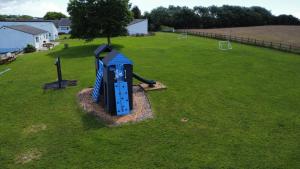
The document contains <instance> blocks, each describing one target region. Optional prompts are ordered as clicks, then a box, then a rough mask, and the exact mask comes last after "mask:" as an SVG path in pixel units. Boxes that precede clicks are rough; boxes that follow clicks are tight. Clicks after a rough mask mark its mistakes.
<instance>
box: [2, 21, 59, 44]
mask: <svg viewBox="0 0 300 169" xmlns="http://www.w3.org/2000/svg"><path fill="white" fill-rule="evenodd" d="M12 25H27V26H31V27H35V28H38V29H42V30H45V31H47V32H48V36H49V39H50V40H55V39H57V38H58V30H57V28H56V27H55V25H54V23H53V22H51V21H41V20H31V21H1V22H0V27H3V26H12Z"/></svg>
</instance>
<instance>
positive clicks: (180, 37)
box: [177, 32, 188, 39]
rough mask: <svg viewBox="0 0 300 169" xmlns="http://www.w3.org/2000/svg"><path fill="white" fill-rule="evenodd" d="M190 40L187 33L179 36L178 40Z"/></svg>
mask: <svg viewBox="0 0 300 169" xmlns="http://www.w3.org/2000/svg"><path fill="white" fill-rule="evenodd" d="M187 38H188V33H187V32H182V33H180V34H178V37H177V39H187Z"/></svg>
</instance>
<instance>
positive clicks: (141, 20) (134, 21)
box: [128, 19, 147, 26]
mask: <svg viewBox="0 0 300 169" xmlns="http://www.w3.org/2000/svg"><path fill="white" fill-rule="evenodd" d="M145 20H147V19H134V20H133V21H131V22H130V23H129V24H128V26H130V25H134V24H137V23H139V22H143V21H145Z"/></svg>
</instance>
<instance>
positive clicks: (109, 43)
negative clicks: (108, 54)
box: [107, 35, 111, 46]
mask: <svg viewBox="0 0 300 169" xmlns="http://www.w3.org/2000/svg"><path fill="white" fill-rule="evenodd" d="M107 44H108V46H110V45H111V40H110V35H108V36H107Z"/></svg>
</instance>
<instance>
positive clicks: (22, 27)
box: [3, 25, 47, 35]
mask: <svg viewBox="0 0 300 169" xmlns="http://www.w3.org/2000/svg"><path fill="white" fill-rule="evenodd" d="M3 27H6V28H9V29H13V30H16V31H20V32H24V33H28V34H31V35H40V34H43V33H47V31H45V30H43V29H39V28H35V27H32V26H28V25H11V26H3Z"/></svg>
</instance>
